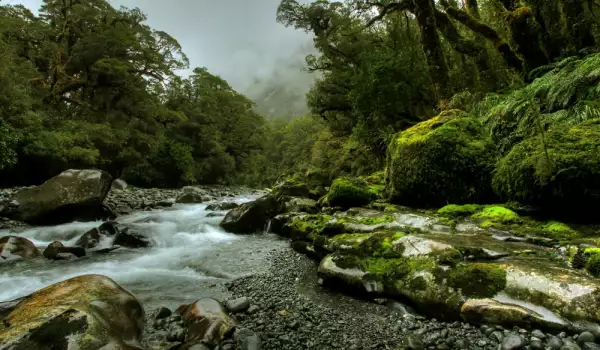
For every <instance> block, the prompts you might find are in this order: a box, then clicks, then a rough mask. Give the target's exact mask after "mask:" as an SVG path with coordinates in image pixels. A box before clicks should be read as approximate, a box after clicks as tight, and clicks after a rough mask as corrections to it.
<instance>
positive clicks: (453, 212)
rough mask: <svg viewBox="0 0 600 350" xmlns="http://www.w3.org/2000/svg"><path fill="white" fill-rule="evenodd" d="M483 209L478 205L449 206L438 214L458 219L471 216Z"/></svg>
mask: <svg viewBox="0 0 600 350" xmlns="http://www.w3.org/2000/svg"><path fill="white" fill-rule="evenodd" d="M480 208H481V206H480V205H478V204H465V205H457V204H449V205H447V206H445V207H443V208H441V209H440V210H438V211H437V213H438V214H440V215H442V216H445V217H449V218H458V217H463V216H471V215H473V214H475V213H476V212H477V211H478V210H479V209H480Z"/></svg>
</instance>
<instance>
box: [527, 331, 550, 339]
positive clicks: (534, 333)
mask: <svg viewBox="0 0 600 350" xmlns="http://www.w3.org/2000/svg"><path fill="white" fill-rule="evenodd" d="M531 336H533V337H536V338H538V339H541V340H544V339H546V334H544V332H542V331H540V330H539V329H534V330H533V331H532V332H531Z"/></svg>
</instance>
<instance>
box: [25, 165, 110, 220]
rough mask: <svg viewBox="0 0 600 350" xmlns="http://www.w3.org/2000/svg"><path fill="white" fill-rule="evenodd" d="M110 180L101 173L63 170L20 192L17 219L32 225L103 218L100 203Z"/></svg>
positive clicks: (106, 175)
mask: <svg viewBox="0 0 600 350" xmlns="http://www.w3.org/2000/svg"><path fill="white" fill-rule="evenodd" d="M111 183H112V177H111V176H110V175H109V174H108V173H107V172H105V171H102V170H77V169H69V170H65V171H63V172H62V173H60V174H58V175H57V176H55V177H53V178H52V179H50V180H48V181H46V182H44V183H43V184H41V185H39V186H36V187H32V188H26V189H23V190H21V191H19V192H18V193H17V194H16V195H15V196H14V198H13V199H14V200H15V201H16V202H17V203H18V210H17V212H16V214H15V215H16V218H18V219H19V220H21V221H25V222H27V223H32V224H57V223H64V222H69V221H72V220H74V219H78V220H96V219H98V218H101V217H102V216H104V215H105V213H104V211H103V208H102V202H103V201H104V198H105V197H106V195H107V194H108V191H109V190H110V186H111Z"/></svg>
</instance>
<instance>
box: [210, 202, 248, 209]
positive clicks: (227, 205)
mask: <svg viewBox="0 0 600 350" xmlns="http://www.w3.org/2000/svg"><path fill="white" fill-rule="evenodd" d="M239 206H240V205H239V204H237V203H233V202H228V203H214V204H209V205H207V206H206V210H214V211H221V210H231V209H235V208H237V207H239Z"/></svg>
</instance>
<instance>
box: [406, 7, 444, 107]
mask: <svg viewBox="0 0 600 350" xmlns="http://www.w3.org/2000/svg"><path fill="white" fill-rule="evenodd" d="M414 4H415V11H414V12H415V16H416V18H417V22H418V23H419V29H420V31H421V43H422V45H423V50H424V51H425V55H426V56H427V63H428V65H429V75H430V76H431V80H432V82H433V85H434V86H435V90H436V94H437V95H438V96H437V97H438V98H445V97H448V96H449V95H450V91H449V88H448V80H449V78H448V64H447V63H446V57H445V56H444V51H443V49H442V42H441V40H440V36H439V34H438V32H437V24H436V20H435V12H434V5H433V1H432V0H414Z"/></svg>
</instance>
